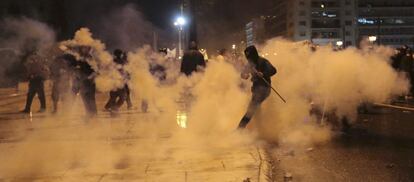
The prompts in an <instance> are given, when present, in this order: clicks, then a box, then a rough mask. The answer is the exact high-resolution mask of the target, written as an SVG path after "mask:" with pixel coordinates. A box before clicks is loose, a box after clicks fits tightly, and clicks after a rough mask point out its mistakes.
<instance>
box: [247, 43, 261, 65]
mask: <svg viewBox="0 0 414 182" xmlns="http://www.w3.org/2000/svg"><path fill="white" fill-rule="evenodd" d="M244 55H246V58H247V59H248V60H250V61H255V62H256V61H257V60H258V59H259V53H258V52H257V49H256V47H255V46H249V47H247V48H246V49H245V50H244Z"/></svg>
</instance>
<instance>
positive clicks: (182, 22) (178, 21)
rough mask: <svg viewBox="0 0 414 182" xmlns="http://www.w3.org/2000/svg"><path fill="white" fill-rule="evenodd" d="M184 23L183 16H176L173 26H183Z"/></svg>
mask: <svg viewBox="0 0 414 182" xmlns="http://www.w3.org/2000/svg"><path fill="white" fill-rule="evenodd" d="M186 23H187V21H186V20H185V18H184V17H178V18H177V20H176V21H175V23H174V25H175V26H177V25H180V26H183V25H185V24H186Z"/></svg>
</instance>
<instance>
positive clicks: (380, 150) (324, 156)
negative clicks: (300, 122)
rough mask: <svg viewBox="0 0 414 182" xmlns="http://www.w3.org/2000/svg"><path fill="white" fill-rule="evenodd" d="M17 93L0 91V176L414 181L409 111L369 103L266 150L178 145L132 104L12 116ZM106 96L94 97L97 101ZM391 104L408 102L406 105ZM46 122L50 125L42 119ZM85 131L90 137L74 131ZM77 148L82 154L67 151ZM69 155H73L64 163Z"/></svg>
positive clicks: (413, 123) (18, 104) (413, 121)
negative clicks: (314, 135) (339, 122)
mask: <svg viewBox="0 0 414 182" xmlns="http://www.w3.org/2000/svg"><path fill="white" fill-rule="evenodd" d="M12 92H13V91H10V93H12ZM22 93H24V92H21V93H20V94H17V95H10V94H9V92H2V95H1V97H4V98H5V99H2V100H1V101H0V156H1V157H0V161H2V163H3V164H7V165H0V166H2V167H1V169H0V181H79V180H80V179H82V180H81V181H240V182H241V181H248V180H247V178H249V180H250V181H306V182H308V181H344V182H345V181H361V182H366V181H372V182H377V181H384V182H388V181H389V182H392V181H402V182H405V181H406V182H411V181H414V112H413V111H409V110H403V109H396V108H390V107H374V110H373V111H374V112H371V113H368V114H360V115H359V117H358V121H356V122H355V123H354V124H353V127H352V129H351V130H350V132H349V133H341V132H335V136H334V138H333V139H332V140H331V141H329V142H327V143H323V144H318V145H317V146H302V147H286V146H283V147H282V146H277V145H272V144H269V145H268V147H267V148H266V150H264V148H263V147H261V146H257V145H241V146H240V145H238V144H235V145H209V144H208V143H202V144H198V145H195V144H194V143H191V142H190V143H186V142H178V143H177V139H176V138H171V137H170V135H169V134H168V132H164V133H163V132H161V133H157V134H156V135H154V136H149V135H148V133H145V131H142V130H140V129H139V128H145V127H142V126H143V125H145V122H148V121H152V120H153V119H154V118H153V117H154V116H152V115H151V114H150V113H142V112H141V111H139V110H137V109H135V110H130V111H121V112H120V113H117V115H113V114H110V113H105V112H100V114H99V115H98V117H97V118H98V119H97V120H96V121H92V122H89V123H83V122H78V121H83V120H84V118H83V116H82V115H81V114H78V115H73V116H70V117H65V119H64V120H60V119H56V117H54V116H53V115H52V114H50V113H35V114H33V117H30V115H26V114H19V113H16V111H18V110H20V109H21V108H22V107H23V104H24V100H25V95H24V94H22ZM105 98H106V96H105V95H99V96H98V100H99V103H98V105H101V106H102V105H103V104H104V101H105ZM395 105H396V106H403V107H412V105H411V103H410V102H407V103H404V104H398V103H397V104H395ZM37 107H38V105H37V101H34V108H37ZM76 107H80V108H81V107H82V105H81V104H80V103H78V105H77V106H75V108H76ZM50 118H52V119H50ZM137 118H140V121H141V122H139V123H138V124H137V122H135V121H136V120H137ZM46 119H47V120H53V122H54V123H53V124H42V123H43V122H44V120H46ZM55 120H56V121H55ZM114 121H115V122H117V123H118V124H116V125H115V124H111V123H114ZM105 123H106V124H105ZM140 123H141V124H140ZM142 123H144V124H142ZM97 125H102V127H98V128H99V131H96V132H94V130H95V129H96V127H93V129H91V128H90V126H97ZM177 126H178V125H177ZM89 130H91V132H90V133H93V135H92V136H89V135H79V133H82V131H89ZM45 131H46V132H45ZM102 131H104V132H102ZM45 133H46V134H45ZM61 133H66V134H65V135H62V134H61ZM86 133H88V132H86ZM33 137H34V138H35V139H34V140H33V139H32V138H33ZM220 139H221V138H220ZM220 139H218V140H220ZM149 141H150V142H149ZM56 143H59V145H56ZM33 145H34V146H36V147H34V148H33ZM37 146H41V147H40V148H42V147H45V148H47V150H39V149H38V147H37ZM189 146H196V147H189ZM62 148H63V149H62ZM74 148H80V151H82V150H85V151H82V152H79V151H78V152H75V153H78V154H79V156H72V155H70V154H66V153H71V152H70V151H72V150H74ZM22 151H27V153H26V152H24V153H22ZM54 151H58V152H54ZM68 151H69V152H68ZM114 151H116V152H115V153H114ZM119 151H121V152H119ZM59 152H63V154H62V155H56V153H59ZM81 154H82V155H81ZM22 156H24V157H22ZM25 156H31V157H29V158H26V157H25ZM45 156H46V157H45ZM68 156H69V157H68ZM21 157H22V158H21ZM50 157H51V158H50ZM73 157H75V158H76V159H77V160H66V158H71V159H72V158H73ZM82 157H84V159H83V160H82ZM20 158H21V159H20ZM78 158H79V159H78ZM39 160H44V161H47V162H41V161H39ZM38 163H41V164H42V165H40V164H39V165H38ZM5 166H6V167H5ZM39 168H40V169H39ZM37 169H39V170H37ZM50 170H51V171H52V172H50Z"/></svg>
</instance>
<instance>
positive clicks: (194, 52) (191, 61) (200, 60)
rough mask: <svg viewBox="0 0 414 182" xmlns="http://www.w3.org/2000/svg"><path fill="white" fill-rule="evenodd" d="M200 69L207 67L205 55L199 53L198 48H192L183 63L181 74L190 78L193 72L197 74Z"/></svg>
mask: <svg viewBox="0 0 414 182" xmlns="http://www.w3.org/2000/svg"><path fill="white" fill-rule="evenodd" d="M198 67H202V68H204V67H206V62H205V61H204V56H203V54H201V53H200V51H198V49H197V47H194V48H190V50H188V51H186V52H185V53H184V56H183V60H182V62H181V73H184V74H185V75H186V76H190V75H191V74H192V73H193V72H197V68H198Z"/></svg>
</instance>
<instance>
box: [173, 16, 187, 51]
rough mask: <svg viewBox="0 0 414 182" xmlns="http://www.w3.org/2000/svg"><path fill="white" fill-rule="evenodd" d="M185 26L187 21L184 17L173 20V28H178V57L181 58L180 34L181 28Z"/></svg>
mask: <svg viewBox="0 0 414 182" xmlns="http://www.w3.org/2000/svg"><path fill="white" fill-rule="evenodd" d="M186 24H187V21H186V20H185V18H184V17H182V16H180V17H178V18H177V20H175V22H174V26H176V27H178V57H182V55H183V49H182V32H183V26H184V25H186Z"/></svg>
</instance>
